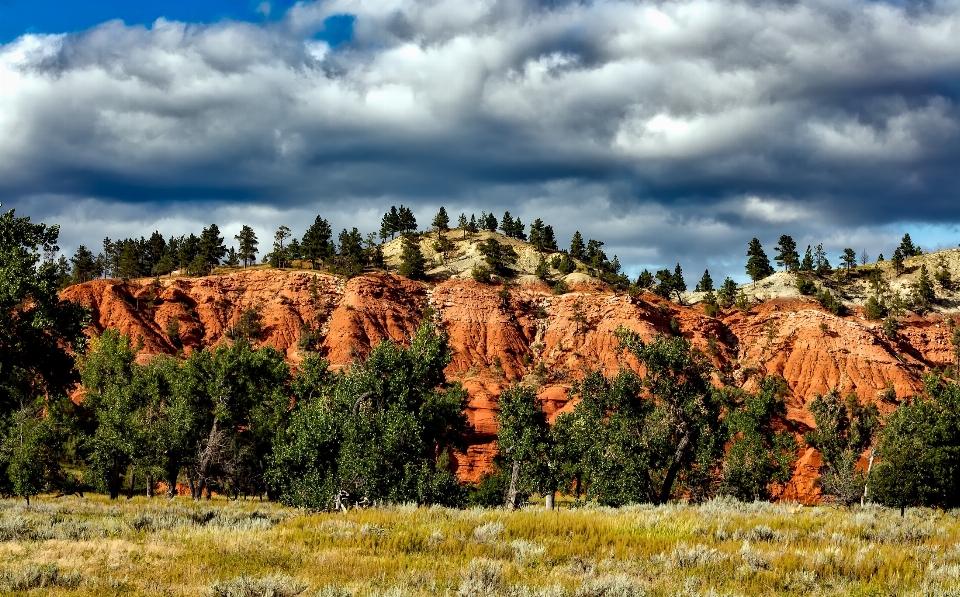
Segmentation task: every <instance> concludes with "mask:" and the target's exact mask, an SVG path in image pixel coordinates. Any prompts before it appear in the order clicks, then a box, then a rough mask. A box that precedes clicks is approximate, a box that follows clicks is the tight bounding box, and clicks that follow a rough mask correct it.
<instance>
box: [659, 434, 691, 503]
mask: <svg viewBox="0 0 960 597" xmlns="http://www.w3.org/2000/svg"><path fill="white" fill-rule="evenodd" d="M689 445H690V434H689V433H684V434H683V437H682V438H680V443H678V444H677V450H676V452H674V454H673V462H671V463H670V468H668V469H667V476H666V477H664V479H663V485H662V486H661V487H660V495H659V496H657V503H658V504H665V503H667V500H668V499H670V493H671V492H672V491H673V483H674V482H675V481H676V480H677V475H678V474H679V473H680V465H681V463H682V462H683V457H684V456H686V453H687V447H688V446H689Z"/></svg>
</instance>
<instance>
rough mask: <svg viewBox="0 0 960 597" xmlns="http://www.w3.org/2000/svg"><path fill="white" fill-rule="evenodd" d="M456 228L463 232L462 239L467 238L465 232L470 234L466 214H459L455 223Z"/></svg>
mask: <svg viewBox="0 0 960 597" xmlns="http://www.w3.org/2000/svg"><path fill="white" fill-rule="evenodd" d="M457 228H459V229H460V230H462V231H463V238H467V232H470V223H469V222H467V214H460V219H459V220H458V221H457Z"/></svg>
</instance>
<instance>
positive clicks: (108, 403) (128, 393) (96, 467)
mask: <svg viewBox="0 0 960 597" xmlns="http://www.w3.org/2000/svg"><path fill="white" fill-rule="evenodd" d="M138 350H139V346H134V345H132V344H131V343H130V339H129V337H127V336H124V335H121V334H120V333H119V332H117V331H116V330H113V329H107V330H104V332H103V334H102V335H101V336H100V337H99V338H95V339H94V340H93V341H91V342H90V346H89V349H88V350H87V352H86V353H85V354H84V355H83V356H82V357H81V358H80V359H79V368H80V377H81V381H82V382H83V387H84V389H85V390H86V394H85V395H84V398H83V409H84V411H85V412H88V413H89V420H90V421H91V424H90V429H89V431H88V434H87V436H86V438H85V440H84V446H83V448H84V453H85V460H86V462H87V466H88V472H89V475H90V478H89V480H90V482H91V483H92V484H93V486H94V487H96V488H97V489H98V490H101V491H103V490H105V491H106V492H107V493H108V494H109V496H110V499H116V498H117V497H118V496H119V495H120V490H121V483H122V476H123V474H124V472H125V471H126V469H127V467H128V466H129V465H130V464H131V463H132V462H133V460H134V458H136V457H137V456H138V455H139V450H140V448H141V447H143V445H144V442H143V436H142V432H143V429H142V426H141V425H140V424H139V421H138V415H139V411H140V409H141V408H142V406H143V405H144V401H145V396H144V395H143V394H142V393H141V392H139V391H138V389H139V388H137V387H136V384H135V383H134V382H135V374H136V369H137V367H138V366H137V365H136V363H135V359H136V356H137V351H138Z"/></svg>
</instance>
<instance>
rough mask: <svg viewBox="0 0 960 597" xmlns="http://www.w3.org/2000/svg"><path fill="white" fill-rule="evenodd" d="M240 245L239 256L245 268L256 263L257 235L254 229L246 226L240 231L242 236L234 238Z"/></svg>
mask: <svg viewBox="0 0 960 597" xmlns="http://www.w3.org/2000/svg"><path fill="white" fill-rule="evenodd" d="M233 238H234V239H236V241H237V243H239V249H240V250H239V251H237V256H238V257H239V258H240V260H241V261H242V262H243V267H247V266H248V265H250V264H251V263H255V262H256V259H257V245H258V244H259V243H258V241H257V235H256V233H255V232H254V231H253V228H251V227H249V226H246V225H244V226H243V227H242V228H241V229H240V234H238V235H236V236H234V237H233Z"/></svg>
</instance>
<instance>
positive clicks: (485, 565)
mask: <svg viewBox="0 0 960 597" xmlns="http://www.w3.org/2000/svg"><path fill="white" fill-rule="evenodd" d="M505 589H506V584H505V583H504V581H503V567H502V566H501V565H500V564H499V563H498V562H490V561H485V560H472V561H471V562H470V567H469V568H467V571H466V572H464V573H463V576H462V577H461V578H460V587H459V588H458V589H457V597H499V596H500V595H503V594H504V590H505Z"/></svg>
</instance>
